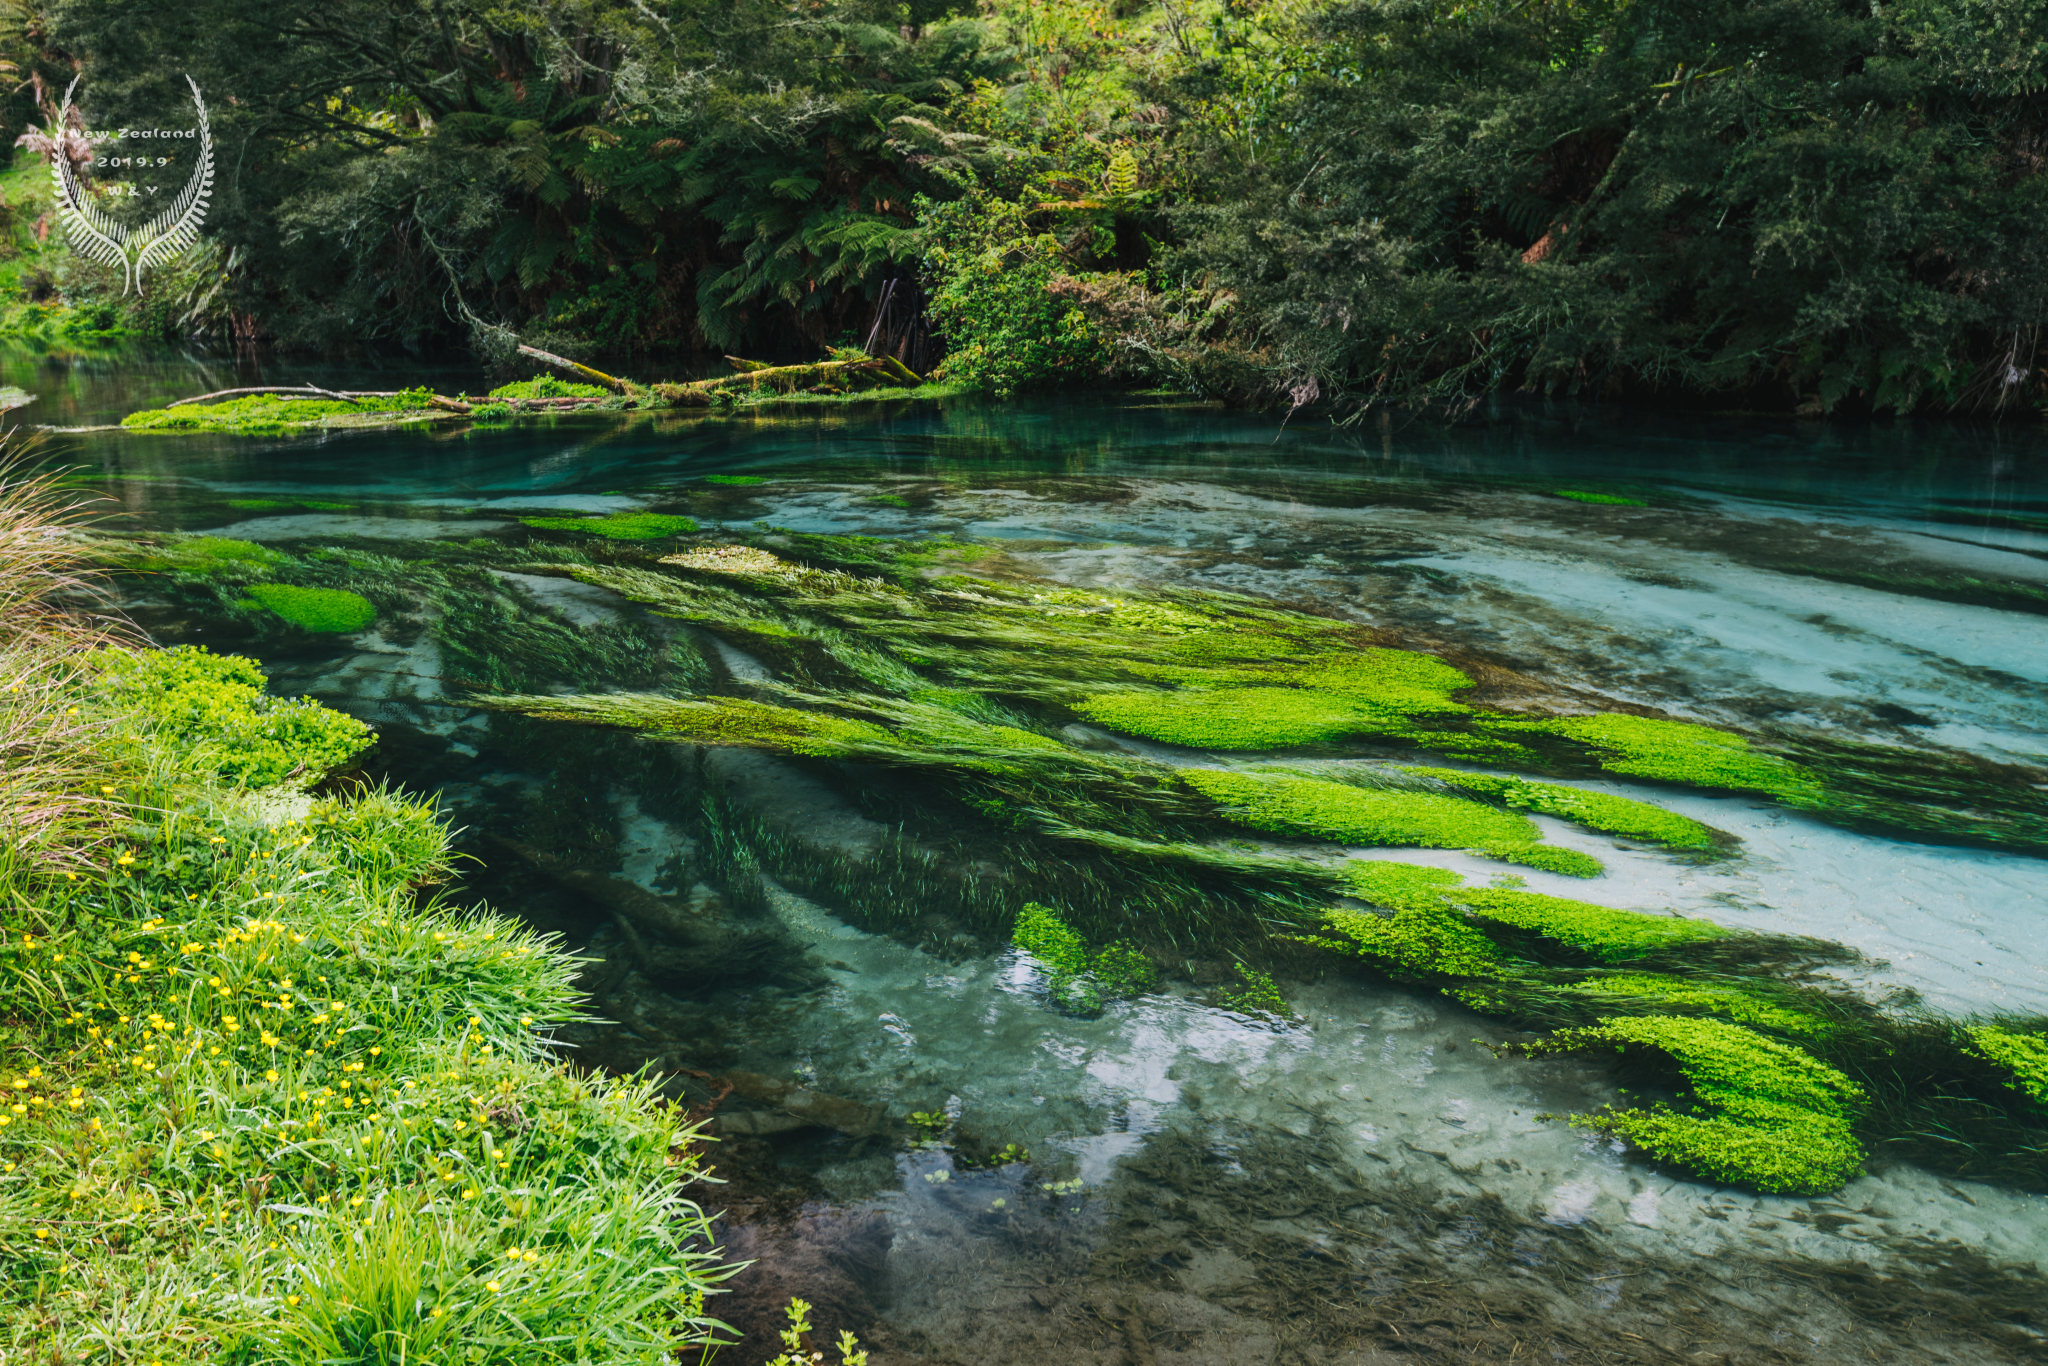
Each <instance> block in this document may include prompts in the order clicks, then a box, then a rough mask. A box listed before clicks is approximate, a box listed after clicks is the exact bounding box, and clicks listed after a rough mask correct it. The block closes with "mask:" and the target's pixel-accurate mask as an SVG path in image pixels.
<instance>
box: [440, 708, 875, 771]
mask: <svg viewBox="0 0 2048 1366" xmlns="http://www.w3.org/2000/svg"><path fill="white" fill-rule="evenodd" d="M475 701H476V704H477V705H478V706H481V707H487V708H490V709H492V710H497V711H517V712H523V713H525V714H526V715H528V716H538V717H542V718H545V719H548V720H554V721H583V722H594V723H596V724H600V725H612V726H621V727H624V728H627V729H630V730H639V731H646V732H647V733H649V734H651V735H661V736H666V737H668V738H670V739H676V740H693V741H696V742H698V743H700V744H706V745H731V746H735V747H742V748H752V749H782V750H788V751H789V752H790V753H792V754H804V755H809V756H811V757H813V758H841V757H844V756H845V755H847V754H849V753H851V752H853V751H854V750H855V749H858V748H860V747H862V746H867V745H882V746H887V745H891V744H893V743H894V737H893V736H891V735H890V733H889V732H888V731H886V730H884V729H882V727H880V726H877V725H871V724H870V723H868V722H866V721H855V720H851V719H849V718H847V717H843V716H830V715H827V714H825V713H823V712H814V711H799V710H798V709H796V708H795V707H777V706H773V705H770V704H768V703H765V702H749V701H744V700H742V699H740V698H736V697H708V698H703V699H692V698H681V697H662V696H659V695H656V694H652V693H611V694H597V695H587V696H580V697H545V696H541V697H533V696H517V695H514V696H508V697H485V698H477V699H475Z"/></svg>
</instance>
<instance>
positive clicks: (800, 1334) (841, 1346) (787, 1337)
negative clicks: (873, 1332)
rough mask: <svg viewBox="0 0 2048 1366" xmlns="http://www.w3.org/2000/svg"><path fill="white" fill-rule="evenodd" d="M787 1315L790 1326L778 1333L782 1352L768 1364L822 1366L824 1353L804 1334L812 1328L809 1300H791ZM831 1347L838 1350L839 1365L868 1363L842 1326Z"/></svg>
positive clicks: (858, 1344) (863, 1364) (857, 1341)
mask: <svg viewBox="0 0 2048 1366" xmlns="http://www.w3.org/2000/svg"><path fill="white" fill-rule="evenodd" d="M788 1314H789V1325H788V1326H787V1327H785V1328H784V1329H783V1330H782V1333H781V1340H782V1353H781V1355H779V1356H777V1357H775V1358H774V1359H773V1360H772V1361H770V1362H769V1363H768V1366H825V1354H824V1353H823V1352H820V1351H814V1350H812V1348H811V1346H810V1344H809V1342H808V1341H807V1339H806V1336H805V1335H806V1334H808V1333H809V1332H810V1331H811V1306H810V1303H809V1301H806V1300H801V1299H791V1300H790V1302H789V1309H788ZM834 1346H835V1347H836V1348H837V1349H838V1352H839V1366H867V1361H868V1354H867V1353H866V1352H863V1351H861V1350H860V1342H859V1340H858V1339H856V1338H855V1337H854V1335H853V1333H852V1332H851V1331H849V1330H846V1329H841V1330H840V1333H839V1341H838V1342H837V1343H835V1344H834Z"/></svg>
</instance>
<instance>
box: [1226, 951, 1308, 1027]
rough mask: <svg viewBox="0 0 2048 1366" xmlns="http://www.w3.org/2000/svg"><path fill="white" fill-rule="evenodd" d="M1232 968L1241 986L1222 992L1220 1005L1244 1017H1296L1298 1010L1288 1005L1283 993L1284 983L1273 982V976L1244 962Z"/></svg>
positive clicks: (1287, 1018) (1288, 1018)
mask: <svg viewBox="0 0 2048 1366" xmlns="http://www.w3.org/2000/svg"><path fill="white" fill-rule="evenodd" d="M1231 967H1232V969H1233V970H1234V971H1235V972H1236V973H1237V980H1238V982H1239V984H1240V985H1238V986H1235V987H1224V988H1223V989H1222V990H1220V991H1218V992H1217V993H1216V1003H1217V1004H1218V1005H1220V1006H1222V1007H1223V1008H1224V1009H1225V1010H1235V1011H1237V1012H1238V1013H1240V1014H1243V1015H1272V1016H1275V1017H1277V1018H1279V1019H1282V1020H1291V1019H1293V1018H1294V1008H1293V1007H1292V1006H1290V1005H1288V1004H1287V997H1286V996H1284V995H1282V994H1281V991H1280V984H1279V983H1278V982H1275V981H1274V980H1273V975H1272V974H1271V973H1269V972H1261V971H1259V970H1258V969H1257V968H1249V967H1246V966H1245V965H1244V964H1243V963H1233V964H1231Z"/></svg>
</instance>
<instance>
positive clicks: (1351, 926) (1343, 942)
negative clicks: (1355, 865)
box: [1301, 898, 1508, 981]
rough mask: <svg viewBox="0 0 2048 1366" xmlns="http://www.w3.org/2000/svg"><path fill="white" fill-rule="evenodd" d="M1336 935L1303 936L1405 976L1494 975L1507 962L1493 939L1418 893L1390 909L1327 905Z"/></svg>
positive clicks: (1329, 925)
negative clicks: (1388, 911)
mask: <svg viewBox="0 0 2048 1366" xmlns="http://www.w3.org/2000/svg"><path fill="white" fill-rule="evenodd" d="M1323 924H1324V926H1325V927H1326V928H1328V929H1330V930H1333V931H1335V932H1336V936H1341V937H1333V936H1331V935H1304V936H1301V942H1302V943H1304V944H1313V945H1315V946H1317V947H1320V948H1326V949H1331V950H1334V951H1336V952H1338V953H1344V954H1351V955H1355V956H1362V957H1366V958H1373V959H1377V960H1379V961H1380V962H1381V963H1382V965H1383V966H1385V967H1387V968H1388V969H1389V970H1390V971H1391V972H1392V975H1393V976H1396V977H1400V978H1402V979H1403V980H1406V981H1418V980H1419V981H1428V980H1431V979H1433V978H1444V977H1449V978H1459V977H1480V978H1487V977H1492V976H1495V975H1496V974H1498V973H1500V972H1501V971H1503V970H1504V969H1505V968H1506V967H1507V966H1508V964H1507V961H1506V960H1505V959H1504V958H1503V957H1502V956H1501V953H1500V950H1499V949H1498V948H1497V947H1495V945H1494V943H1493V941H1492V940H1490V939H1488V938H1487V937H1486V936H1485V935H1484V934H1482V933H1480V932H1479V931H1478V930H1476V929H1474V928H1473V927H1472V926H1471V925H1469V924H1467V923H1466V921H1465V919H1464V917H1462V916H1460V915H1459V914H1458V913H1457V912H1455V911H1453V910H1451V909H1450V907H1448V906H1446V905H1444V904H1443V903H1442V902H1441V901H1436V900H1424V899H1421V898H1417V899H1416V900H1414V901H1412V902H1403V903H1401V904H1399V905H1397V906H1395V908H1394V910H1393V911H1392V913H1391V914H1388V915H1377V914H1374V913H1373V912H1371V911H1352V910H1327V911H1324V912H1323Z"/></svg>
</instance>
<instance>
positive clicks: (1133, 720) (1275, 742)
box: [1074, 688, 1382, 750]
mask: <svg viewBox="0 0 2048 1366" xmlns="http://www.w3.org/2000/svg"><path fill="white" fill-rule="evenodd" d="M1074 710H1075V711H1077V712H1079V713H1081V715H1083V716H1085V717H1087V718H1088V719H1089V720H1091V721H1099V722H1101V723H1102V724H1103V725H1105V726H1108V727H1109V728H1110V729H1112V730H1120V731H1123V732H1125V733H1126V734H1129V735H1142V736H1144V737H1145V738H1146V739H1148V740H1159V741H1162V742H1164V743H1166V744H1169V745H1187V746H1189V747H1190V748H1193V749H1227V750H1236V749H1246V750H1257V749H1295V748H1299V747H1300V746H1303V745H1327V744H1334V743H1336V742H1337V741H1339V740H1343V739H1345V738H1347V737H1349V736H1353V735H1357V734H1360V733H1362V732H1365V731H1369V730H1373V729H1376V728H1378V727H1379V726H1380V725H1381V724H1382V722H1381V720H1380V718H1379V717H1377V716H1375V715H1374V714H1372V713H1370V712H1367V711H1366V710H1364V709H1363V708H1361V707H1359V706H1358V705H1357V704H1356V703H1355V702H1351V701H1348V700H1346V699H1344V698H1341V697H1331V696H1326V695H1324V694H1321V693H1314V692H1308V691H1306V690H1304V689H1300V688H1207V689H1189V690H1186V691H1182V692H1125V693H1107V694H1103V695H1100V696H1096V697H1091V698H1088V699H1086V700H1085V701H1082V702H1078V703H1076V704H1075V706H1074Z"/></svg>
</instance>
